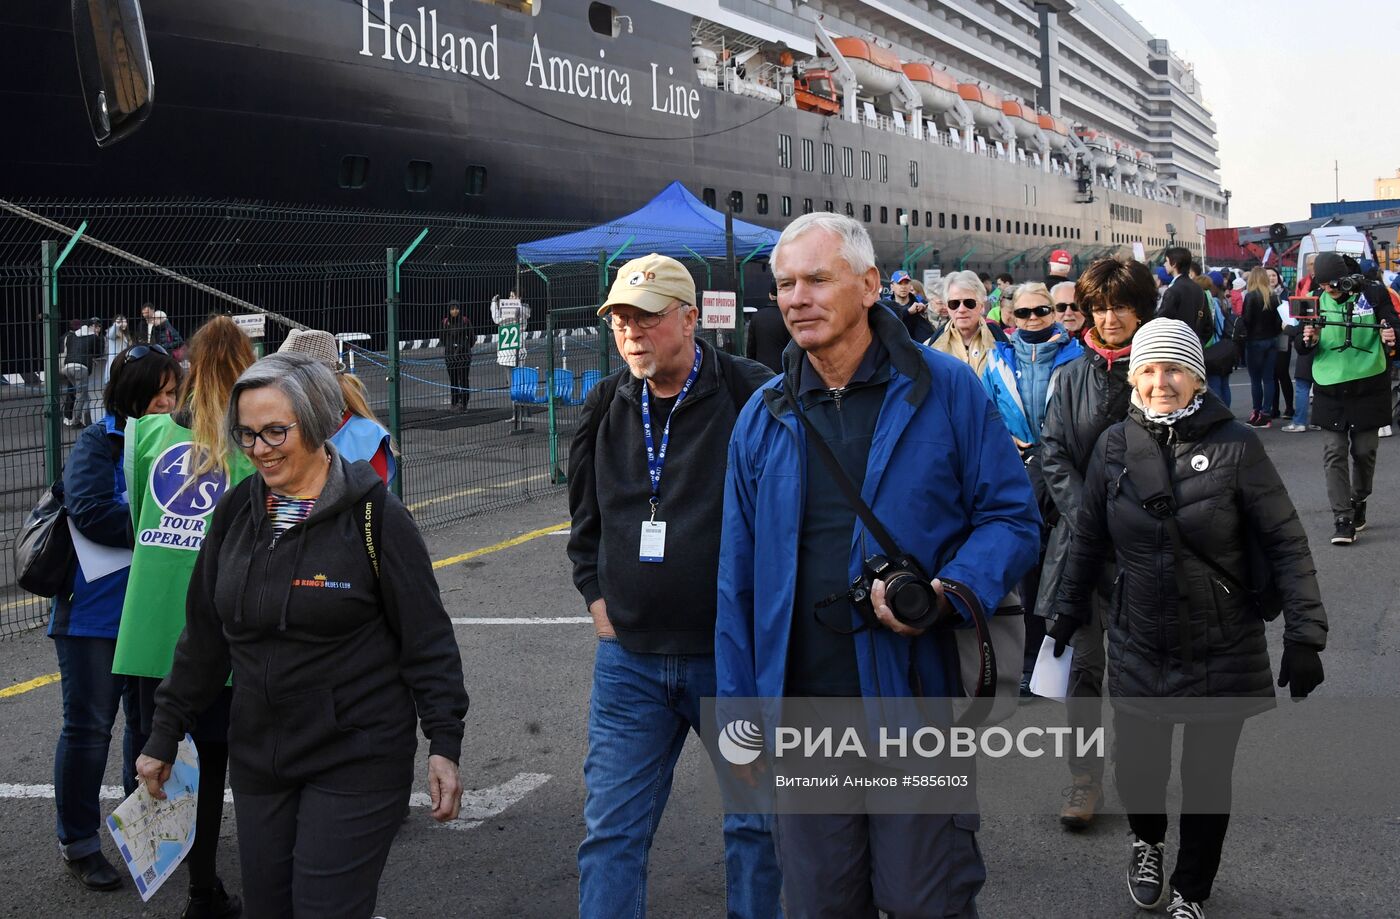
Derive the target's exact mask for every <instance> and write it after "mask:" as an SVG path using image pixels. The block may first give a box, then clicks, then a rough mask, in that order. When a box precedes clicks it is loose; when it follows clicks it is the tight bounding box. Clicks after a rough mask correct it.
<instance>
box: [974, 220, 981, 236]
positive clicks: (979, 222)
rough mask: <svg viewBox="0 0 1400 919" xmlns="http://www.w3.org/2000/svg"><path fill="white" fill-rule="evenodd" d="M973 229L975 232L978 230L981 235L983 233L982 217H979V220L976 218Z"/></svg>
mask: <svg viewBox="0 0 1400 919" xmlns="http://www.w3.org/2000/svg"><path fill="white" fill-rule="evenodd" d="M972 228H973V229H974V230H976V231H977V232H978V233H981V232H982V218H981V217H977V218H975V219H974V220H973V221H972Z"/></svg>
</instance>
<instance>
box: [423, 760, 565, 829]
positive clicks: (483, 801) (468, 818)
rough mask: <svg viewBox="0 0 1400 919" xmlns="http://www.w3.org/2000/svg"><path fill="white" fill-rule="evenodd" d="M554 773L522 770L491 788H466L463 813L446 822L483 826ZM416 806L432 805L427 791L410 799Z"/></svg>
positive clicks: (447, 825) (454, 825)
mask: <svg viewBox="0 0 1400 919" xmlns="http://www.w3.org/2000/svg"><path fill="white" fill-rule="evenodd" d="M549 779H550V776H549V775H547V774H546V773H543V772H520V773H517V774H516V776H515V778H513V779H509V780H508V781H505V782H502V783H501V784H500V785H493V786H491V787H490V788H477V789H470V790H468V791H464V792H462V813H461V816H459V817H458V818H457V819H456V820H449V821H448V822H447V823H444V824H442V826H443V828H445V829H449V830H470V829H474V828H476V827H478V826H481V824H482V823H484V822H485V821H487V820H490V819H492V818H493V817H497V816H499V815H500V814H501V813H502V812H503V811H504V810H505V809H506V808H508V807H510V806H511V805H512V804H515V803H516V802H517V801H519V800H520V799H522V798H524V797H525V796H526V795H528V794H529V793H530V792H532V791H534V790H535V789H536V788H539V787H540V786H541V785H543V784H544V783H545V782H548V781H549ZM408 803H409V805H410V806H413V807H431V806H432V800H431V799H430V798H429V797H428V795H427V794H426V793H425V792H418V793H416V794H414V795H413V796H412V797H410V798H409V799H408Z"/></svg>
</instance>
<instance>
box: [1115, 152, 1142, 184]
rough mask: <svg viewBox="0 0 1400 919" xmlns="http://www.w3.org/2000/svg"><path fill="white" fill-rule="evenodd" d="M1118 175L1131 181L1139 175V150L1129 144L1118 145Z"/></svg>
mask: <svg viewBox="0 0 1400 919" xmlns="http://www.w3.org/2000/svg"><path fill="white" fill-rule="evenodd" d="M1116 146H1117V148H1118V149H1117V153H1118V174H1119V175H1120V176H1122V177H1123V178H1125V179H1131V178H1133V177H1135V176H1136V175H1137V174H1138V161H1137V150H1135V149H1133V148H1132V147H1130V146H1128V145H1127V144H1117V145H1116Z"/></svg>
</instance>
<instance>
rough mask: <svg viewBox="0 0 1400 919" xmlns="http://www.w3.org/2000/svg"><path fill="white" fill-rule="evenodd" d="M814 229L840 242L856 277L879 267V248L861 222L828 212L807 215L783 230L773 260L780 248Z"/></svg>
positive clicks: (774, 248) (814, 212) (774, 249)
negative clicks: (877, 264)
mask: <svg viewBox="0 0 1400 919" xmlns="http://www.w3.org/2000/svg"><path fill="white" fill-rule="evenodd" d="M811 230H825V231H826V232H828V233H831V234H832V235H834V236H836V237H837V238H838V239H840V240H841V245H840V247H839V250H838V251H840V253H841V257H842V258H844V259H845V260H846V264H847V265H850V266H851V271H853V272H855V273H856V274H865V273H866V272H867V271H869V270H870V269H871V268H874V267H875V245H874V244H873V243H872V242H871V241H870V234H869V233H867V232H866V231H865V227H863V226H861V224H860V222H859V221H857V220H854V219H852V218H850V217H845V216H843V215H841V214H832V213H830V212H828V211H813V212H812V213H810V214H803V215H802V216H801V217H798V218H797V219H796V220H794V221H793V222H792V223H790V224H788V225H787V229H785V230H783V235H782V236H779V237H778V243H777V245H775V246H774V247H773V254H772V255H771V256H770V259H776V258H777V257H778V250H779V249H781V248H782V247H783V246H785V245H787V244H788V243H790V242H792V241H793V240H795V239H797V238H798V237H799V236H802V235H804V234H806V233H807V232H809V231H811Z"/></svg>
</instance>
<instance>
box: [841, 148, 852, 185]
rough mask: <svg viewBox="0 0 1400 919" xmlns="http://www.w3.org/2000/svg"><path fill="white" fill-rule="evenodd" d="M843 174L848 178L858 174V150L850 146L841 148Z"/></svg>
mask: <svg viewBox="0 0 1400 919" xmlns="http://www.w3.org/2000/svg"><path fill="white" fill-rule="evenodd" d="M841 174H842V175H844V176H845V177H846V178H848V179H849V178H851V177H852V176H854V175H855V174H856V152H855V151H854V150H852V149H851V148H850V147H842V148H841Z"/></svg>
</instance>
